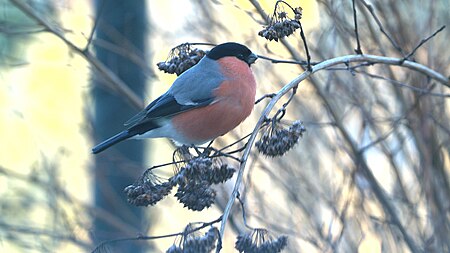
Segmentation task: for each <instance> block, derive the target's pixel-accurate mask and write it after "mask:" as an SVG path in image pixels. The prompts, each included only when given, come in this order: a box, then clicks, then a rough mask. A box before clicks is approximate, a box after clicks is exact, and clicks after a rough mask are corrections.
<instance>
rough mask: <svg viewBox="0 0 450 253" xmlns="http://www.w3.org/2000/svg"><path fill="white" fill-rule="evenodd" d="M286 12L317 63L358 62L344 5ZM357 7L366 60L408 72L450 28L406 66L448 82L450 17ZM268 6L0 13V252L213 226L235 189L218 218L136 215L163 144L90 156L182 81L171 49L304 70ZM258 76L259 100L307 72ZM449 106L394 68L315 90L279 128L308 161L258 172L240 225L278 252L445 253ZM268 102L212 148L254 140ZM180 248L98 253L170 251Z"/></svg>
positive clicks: (427, 6) (287, 159)
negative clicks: (279, 245) (240, 51)
mask: <svg viewBox="0 0 450 253" xmlns="http://www.w3.org/2000/svg"><path fill="white" fill-rule="evenodd" d="M287 2H288V3H290V4H291V5H292V6H293V7H297V6H301V7H302V8H303V17H302V19H301V22H302V25H303V28H304V32H305V35H306V38H307V43H308V46H309V49H310V52H311V56H312V61H322V60H326V59H329V58H333V57H337V56H342V55H348V54H354V49H355V48H356V40H355V34H354V23H353V12H352V1H350V0H345V1H341V0H337V1H336V0H334V1H332V0H316V1H287ZM355 3H356V10H357V13H358V28H359V37H360V40H361V46H362V51H363V52H364V53H365V54H374V55H381V56H388V57H395V58H402V57H404V56H406V55H407V54H408V53H409V52H411V50H413V49H414V48H415V47H416V46H417V45H418V44H419V43H420V41H421V40H422V39H424V38H426V37H428V36H429V35H431V34H432V33H433V32H435V31H436V30H437V29H439V28H440V27H441V26H443V25H446V26H447V28H446V29H444V30H443V31H442V32H440V33H438V34H437V35H436V36H435V37H433V38H432V39H431V40H429V41H428V42H427V43H426V44H424V45H423V46H421V47H420V48H419V49H418V50H417V52H416V53H415V54H414V56H413V57H412V58H411V59H414V60H415V61H417V62H418V63H420V64H423V65H425V66H427V67H429V68H431V69H433V70H435V71H437V72H439V73H441V74H443V75H444V76H449V74H450V67H449V66H450V52H449V50H448V39H449V38H450V32H449V29H448V28H449V25H450V20H449V18H448V17H450V8H449V7H448V1H447V0H434V1H419V0H409V1H389V0H380V1H372V2H370V1H362V0H357V1H355ZM274 5H275V1H268V0H267V1H252V0H250V1H238V0H234V1H233V0H230V1H202V0H190V1H175V0H166V1H127V2H125V1H119V0H114V1H112V0H111V1H105V0H104V1H100V0H99V1H86V0H80V1H69V0H62V1H42V0H33V1H25V0H0V214H1V215H0V251H1V252H91V251H92V250H94V248H95V247H96V246H97V245H98V244H99V243H101V242H103V241H105V240H112V239H117V238H124V237H136V236H138V235H164V234H170V233H175V232H180V231H182V230H183V229H184V227H185V226H186V225H187V224H188V223H189V222H208V221H212V220H214V219H217V218H218V217H219V216H220V215H221V214H222V211H223V208H224V206H225V204H226V202H227V201H228V198H229V195H230V192H231V189H232V187H233V182H234V178H233V179H232V180H230V181H229V182H227V183H225V184H223V185H219V186H218V187H217V192H218V195H217V197H216V203H215V204H214V205H213V206H212V207H211V208H209V209H207V210H204V211H202V212H193V211H189V210H187V209H185V208H183V207H182V205H181V204H180V203H178V202H177V200H176V199H175V198H174V197H173V196H169V197H167V198H165V199H164V200H163V201H161V202H160V203H158V204H157V205H156V206H154V207H147V208H145V207H133V206H131V205H129V204H128V203H127V202H126V197H125V194H124V193H123V188H124V187H126V186H127V185H130V184H132V183H133V182H134V180H136V179H137V178H138V177H139V175H140V174H141V173H142V172H143V171H144V170H145V169H146V168H148V167H151V166H153V165H157V164H161V163H166V162H170V161H171V160H172V152H173V149H174V146H173V145H172V143H171V142H170V141H168V140H164V139H158V140H148V141H140V142H138V141H129V142H124V143H122V144H120V145H117V146H116V147H114V148H112V149H110V150H108V151H105V152H104V153H102V154H99V155H92V154H91V151H90V150H91V147H92V146H93V145H95V144H96V143H98V142H99V141H101V140H103V139H105V138H107V137H109V136H111V135H112V134H114V133H116V132H118V131H120V130H121V129H122V127H123V125H122V124H123V122H125V121H126V120H128V119H129V118H130V117H131V116H133V115H134V114H135V113H137V112H138V111H139V110H140V109H142V108H143V106H144V105H145V104H146V103H148V102H150V101H152V100H153V99H154V98H156V97H157V96H159V95H160V94H161V93H163V92H164V91H165V90H166V89H167V88H168V87H169V86H170V84H171V83H172V82H173V80H174V79H175V78H176V76H175V75H169V74H165V73H163V72H160V71H158V70H157V68H156V63H157V62H161V61H164V60H165V59H166V58H167V56H168V54H169V51H170V49H171V48H172V47H174V46H176V45H179V44H181V43H184V42H209V43H222V42H226V41H236V42H240V43H243V44H246V45H247V46H248V47H249V48H251V49H252V51H253V52H255V53H257V54H262V55H266V56H270V57H273V58H277V59H297V60H304V59H306V54H305V50H304V47H303V42H302V41H301V38H300V35H299V33H298V31H297V32H296V33H295V34H294V35H291V36H289V37H288V38H287V39H283V40H281V41H280V42H278V43H277V42H274V41H271V42H269V41H267V40H265V39H264V38H262V37H259V36H258V35H257V34H258V31H260V30H261V29H262V28H263V26H264V25H266V21H265V20H266V18H267V14H272V12H273V8H274ZM286 11H287V10H286ZM378 22H379V23H380V24H382V27H383V31H384V32H385V33H386V34H387V35H388V36H389V38H390V39H389V38H388V37H387V36H385V35H384V34H383V33H382V32H381V31H380V26H379V23H378ZM49 27H50V28H52V29H49ZM93 31H95V33H94V34H93ZM92 34H93V35H92ZM202 49H205V50H207V49H209V48H208V47H202ZM99 66H100V67H99ZM352 66H355V65H352ZM252 68H253V71H254V73H255V76H256V78H257V82H258V85H259V87H258V91H257V97H260V96H262V95H264V94H267V93H274V92H276V91H278V90H279V89H280V88H281V87H282V86H283V85H285V84H287V83H288V82H289V81H290V80H292V79H293V78H295V77H296V76H298V75H299V74H300V73H302V71H303V70H302V69H301V68H300V67H298V66H296V65H287V64H272V63H270V62H268V61H262V60H259V61H257V63H256V64H255V65H252ZM109 71H110V72H109ZM111 76H116V77H118V78H119V79H120V80H121V82H118V83H122V84H124V86H117V85H115V84H117V82H113V81H114V80H113V81H112V80H111ZM113 83H114V84H113ZM127 94H128V95H127ZM130 94H131V95H130ZM133 94H136V95H133ZM449 97H450V90H449V88H448V87H446V86H444V85H442V84H441V83H438V82H436V81H434V80H432V79H429V78H427V77H426V76H424V75H422V74H419V73H416V72H414V71H411V70H408V69H405V68H402V67H398V66H386V65H381V64H377V65H367V66H362V67H359V68H354V69H350V68H348V67H346V66H336V67H334V68H332V69H329V70H325V71H321V72H318V73H316V74H314V75H313V76H312V77H311V78H309V79H308V80H307V81H305V82H302V83H301V84H300V86H299V89H298V92H297V95H296V96H295V98H294V100H293V102H292V103H291V104H290V105H289V106H288V110H287V115H286V116H285V119H286V120H287V121H295V120H301V121H303V122H304V124H305V126H306V129H307V132H306V134H305V135H304V137H303V138H302V139H301V140H300V142H299V144H298V145H297V146H295V148H294V149H293V150H291V151H290V152H289V153H287V154H286V155H285V156H283V157H278V158H267V157H264V156H263V155H259V154H258V153H257V151H256V150H254V152H253V153H252V155H251V161H250V162H249V163H248V164H249V165H250V166H249V167H248V168H247V170H246V172H245V178H244V183H243V186H242V189H241V190H240V193H241V198H242V199H243V201H244V202H245V207H246V210H245V211H246V218H247V222H248V223H249V224H251V225H252V226H253V227H264V228H267V229H268V230H269V231H270V232H271V234H273V235H274V236H276V235H282V234H284V235H287V236H288V237H289V242H288V246H287V248H286V249H285V252H450V236H449V234H450V198H449V197H450V183H449V180H450V177H449V174H450V157H449V150H450V123H449V122H450V119H449V116H450V112H449V109H450V103H449V100H448V99H449ZM267 101H268V100H267ZM267 101H264V102H262V103H260V104H258V105H257V106H255V109H254V111H253V113H252V115H251V116H250V118H249V119H247V120H246V121H245V122H244V123H243V124H242V125H240V126H239V127H238V128H237V129H236V130H235V131H233V132H232V133H230V134H227V135H226V136H224V137H221V138H219V140H218V142H217V143H216V145H217V146H221V145H222V146H223V145H226V144H228V143H231V142H233V140H236V139H238V138H239V137H242V136H243V135H245V134H248V133H250V132H251V131H252V130H253V127H254V124H255V122H256V121H257V120H258V118H259V115H260V112H261V111H262V110H263V109H264V105H265V103H267ZM284 101H285V100H283V101H280V103H279V105H278V108H279V107H280V106H281V105H282V102H284ZM230 163H232V162H231V161H230ZM237 166H238V165H237V164H236V163H234V167H237ZM172 171H173V170H172V168H170V167H166V168H164V169H162V170H160V171H159V172H160V173H161V176H163V177H170V176H171V173H172ZM245 232H248V229H247V228H246V227H245V226H244V224H243V219H242V210H241V207H240V206H239V205H235V206H234V209H233V211H232V213H231V217H230V220H229V221H228V224H227V230H226V233H225V236H224V238H223V245H224V248H223V250H222V252H235V251H236V250H234V242H235V238H236V236H237V235H238V234H240V233H245ZM174 240H175V238H167V239H161V240H152V241H128V242H116V243H110V244H108V246H107V247H102V248H101V250H104V251H106V252H165V251H166V250H167V249H168V248H169V247H170V246H171V245H172V244H173V243H174Z"/></svg>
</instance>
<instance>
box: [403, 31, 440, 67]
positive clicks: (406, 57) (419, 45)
mask: <svg viewBox="0 0 450 253" xmlns="http://www.w3.org/2000/svg"><path fill="white" fill-rule="evenodd" d="M444 29H445V25H443V26H442V27H441V28H439V29H438V30H437V31H436V32H434V33H433V34H431V35H430V36H428V37H427V38H425V39H422V41H420V43H419V44H418V45H417V46H416V47H415V48H414V49H413V50H412V51H411V53H409V54H408V55H407V56H405V58H404V59H405V60H406V59H408V58H409V57H411V56H412V55H413V54H415V53H416V51H417V49H419V48H420V47H421V46H422V45H423V44H425V43H426V42H427V41H428V40H430V39H431V38H433V37H434V36H436V34H438V33H440V32H442V30H444Z"/></svg>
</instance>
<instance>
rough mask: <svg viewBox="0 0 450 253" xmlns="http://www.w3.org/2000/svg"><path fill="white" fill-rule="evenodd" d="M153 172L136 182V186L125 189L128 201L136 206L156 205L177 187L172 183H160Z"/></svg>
mask: <svg viewBox="0 0 450 253" xmlns="http://www.w3.org/2000/svg"><path fill="white" fill-rule="evenodd" d="M160 181H161V180H160V179H159V178H157V176H156V175H154V174H153V173H152V172H151V171H150V172H148V173H146V174H144V176H143V177H142V178H141V179H139V180H138V181H136V182H135V183H134V184H132V185H129V186H127V187H125V189H124V192H125V194H126V195H127V200H128V202H129V203H130V204H132V205H135V206H148V205H151V206H152V205H154V204H156V203H157V202H158V201H160V200H161V199H163V198H164V197H165V196H167V195H169V193H170V191H171V190H172V188H173V187H174V186H175V184H173V183H172V182H163V183H161V182H160Z"/></svg>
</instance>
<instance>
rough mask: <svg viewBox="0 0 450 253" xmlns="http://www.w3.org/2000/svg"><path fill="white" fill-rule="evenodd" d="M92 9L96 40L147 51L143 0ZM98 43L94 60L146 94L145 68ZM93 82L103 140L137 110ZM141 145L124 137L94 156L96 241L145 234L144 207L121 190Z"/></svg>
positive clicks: (129, 245) (133, 245) (132, 174)
mask: <svg viewBox="0 0 450 253" xmlns="http://www.w3.org/2000/svg"><path fill="white" fill-rule="evenodd" d="M96 9H97V13H99V15H100V18H99V19H98V25H97V31H96V39H97V40H99V41H105V42H107V43H111V44H112V45H114V46H116V47H117V48H119V50H122V52H127V53H135V54H137V55H139V56H144V55H145V52H146V33H147V31H148V28H147V25H148V22H147V12H146V3H145V1H122V0H108V1H105V0H98V1H96ZM98 45H100V44H99V43H94V49H95V52H96V54H97V57H98V59H99V60H100V61H102V62H103V63H104V64H106V65H107V66H108V67H109V68H110V69H111V70H112V71H113V72H114V73H115V74H116V75H118V77H119V78H121V79H122V80H123V81H124V82H125V83H126V84H128V85H129V86H130V87H131V89H132V90H133V91H134V92H136V94H140V95H141V94H144V93H145V92H144V91H145V80H146V78H145V75H144V73H143V70H142V69H141V68H140V67H139V66H137V65H136V64H134V63H133V62H132V61H130V60H129V57H126V56H123V54H118V53H116V52H115V50H111V49H110V48H108V49H106V48H104V47H101V46H98ZM93 80H95V81H94V85H93V91H92V95H93V101H94V107H95V117H94V120H93V129H94V135H95V136H94V137H95V138H94V139H95V140H97V141H102V140H104V139H106V138H108V137H110V136H112V135H114V134H116V133H117V132H119V131H121V130H122V129H123V123H124V122H125V121H126V120H127V119H128V118H130V117H131V116H132V115H134V114H135V113H136V112H137V111H138V108H135V107H133V106H132V105H130V104H129V103H127V102H126V100H125V99H124V98H123V97H122V96H121V95H120V94H117V93H115V92H113V91H110V90H105V89H104V88H103V87H104V86H102V85H100V84H99V83H96V82H102V80H100V79H96V78H93ZM143 143H144V142H141V141H125V142H122V143H120V144H119V145H116V146H114V147H112V148H110V149H108V150H106V151H104V152H102V153H100V154H98V155H96V156H95V168H94V170H95V179H94V181H93V183H94V191H95V193H94V194H95V205H96V207H97V208H99V210H100V212H99V213H97V215H95V216H94V228H93V237H94V240H95V242H96V243H100V242H102V241H105V240H111V239H117V238H123V237H134V236H136V235H138V234H139V233H142V234H145V233H146V227H147V226H148V224H147V223H148V221H147V220H146V219H145V218H144V217H143V210H144V209H142V208H138V207H135V206H132V205H130V204H128V203H127V201H126V196H125V194H124V193H123V189H124V188H125V187H126V186H127V185H130V184H132V183H133V182H134V180H136V178H137V177H138V176H139V174H140V173H141V172H142V168H144V166H143V161H144V145H143ZM105 212H106V213H105ZM105 214H106V215H105ZM110 248H112V249H113V252H143V251H144V249H145V250H149V246H148V245H145V247H144V243H142V242H126V243H118V244H113V245H110Z"/></svg>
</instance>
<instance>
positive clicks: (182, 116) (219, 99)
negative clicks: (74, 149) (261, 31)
mask: <svg viewBox="0 0 450 253" xmlns="http://www.w3.org/2000/svg"><path fill="white" fill-rule="evenodd" d="M257 58H258V56H257V55H256V54H254V53H253V52H252V51H251V50H250V49H249V48H248V47H246V46H245V45H242V44H239V43H236V42H226V43H223V44H219V45H217V46H215V47H213V48H212V49H211V50H210V51H208V52H207V53H206V55H205V56H204V57H203V58H202V59H201V60H200V61H199V62H198V63H197V64H196V65H194V66H193V67H192V68H190V69H188V70H186V71H185V72H183V73H182V74H181V75H180V76H178V77H177V79H176V80H175V81H174V82H173V84H172V86H171V87H170V88H169V89H168V90H167V91H166V92H165V93H164V94H162V95H161V96H159V97H158V98H157V99H155V100H154V101H153V102H151V103H150V104H149V105H148V106H147V107H145V109H144V110H142V111H141V112H139V113H138V114H136V115H135V116H133V117H132V118H131V119H130V120H128V121H127V122H126V123H125V124H124V125H125V128H126V129H125V130H123V131H121V132H119V133H118V134H116V135H114V136H112V137H111V138H109V139H107V140H105V141H103V142H101V143H100V144H98V145H96V146H95V147H93V148H92V153H94V154H97V153H100V152H102V151H103V150H105V149H107V148H109V147H111V146H113V145H115V144H117V143H119V142H122V141H124V140H127V139H144V138H169V139H172V140H173V141H174V142H175V144H176V145H179V146H181V145H188V146H193V145H201V144H204V143H207V142H209V141H211V140H213V139H215V138H217V137H219V136H222V135H224V134H226V133H228V132H229V131H231V130H233V129H234V128H235V127H237V126H238V125H239V124H240V123H241V122H242V121H244V120H245V119H246V118H247V117H248V116H249V115H250V114H251V112H252V110H253V106H254V104H255V95H256V86H257V85H256V80H255V76H254V75H253V72H252V70H251V68H250V65H252V64H253V63H254V62H255V61H256V60H257Z"/></svg>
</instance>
